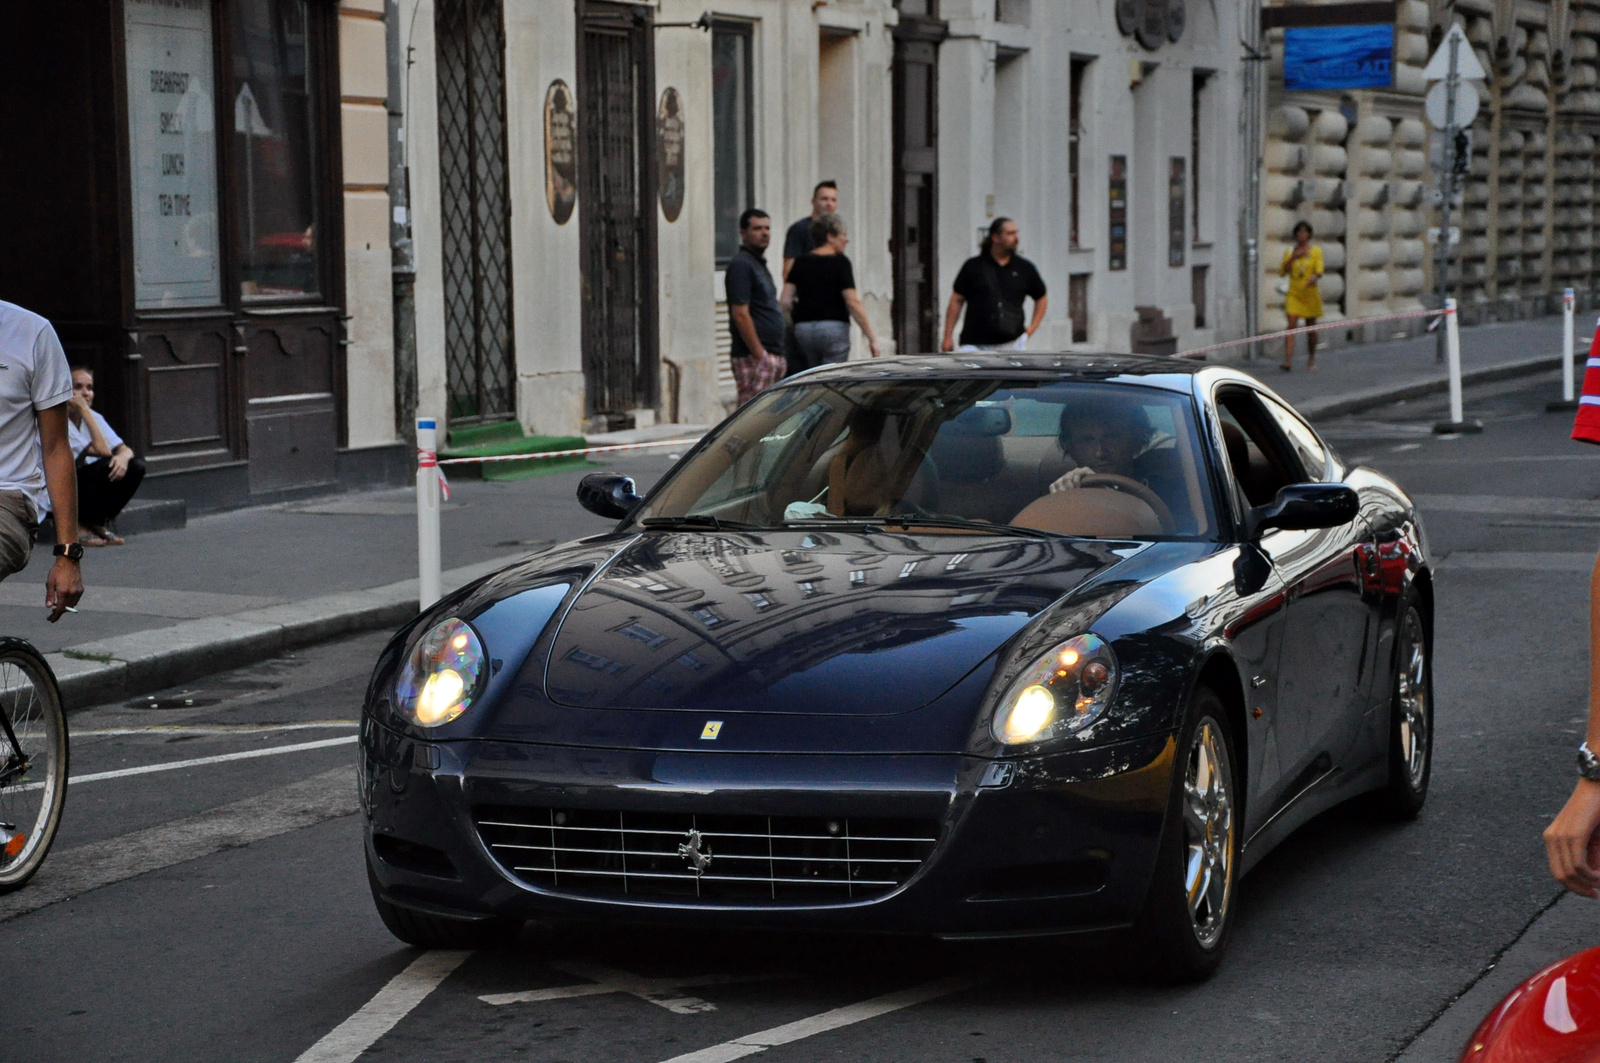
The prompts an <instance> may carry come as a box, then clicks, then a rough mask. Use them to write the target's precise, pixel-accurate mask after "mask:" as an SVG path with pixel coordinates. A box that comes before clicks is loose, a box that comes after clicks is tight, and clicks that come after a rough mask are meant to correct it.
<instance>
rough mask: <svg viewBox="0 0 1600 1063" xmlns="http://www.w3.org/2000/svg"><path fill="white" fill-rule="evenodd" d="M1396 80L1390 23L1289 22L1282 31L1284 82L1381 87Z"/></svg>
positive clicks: (1296, 87)
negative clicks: (1346, 24) (1331, 23)
mask: <svg viewBox="0 0 1600 1063" xmlns="http://www.w3.org/2000/svg"><path fill="white" fill-rule="evenodd" d="M1393 80H1394V26H1392V25H1390V24H1388V23H1382V24H1377V25H1366V26H1291V27H1289V28H1288V29H1286V30H1284V31H1283V87H1284V88H1285V89H1287V90H1288V91H1290V92H1297V91H1301V90H1307V89H1382V88H1388V87H1389V84H1390V83H1391V82H1392V81H1393Z"/></svg>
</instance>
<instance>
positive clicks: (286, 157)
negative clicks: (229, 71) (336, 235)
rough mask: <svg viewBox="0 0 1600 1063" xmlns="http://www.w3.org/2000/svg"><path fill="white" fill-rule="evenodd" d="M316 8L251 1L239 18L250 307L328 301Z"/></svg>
mask: <svg viewBox="0 0 1600 1063" xmlns="http://www.w3.org/2000/svg"><path fill="white" fill-rule="evenodd" d="M306 8H307V0H242V2H240V3H238V4H237V5H236V6H235V8H234V15H233V42H232V56H231V58H232V67H233V90H232V94H233V151H234V160H235V181H234V195H235V197H236V200H235V202H236V213H237V219H238V220H237V222H236V225H237V233H238V238H239V240H240V248H239V256H238V257H239V290H240V294H241V295H242V296H243V297H244V298H245V299H247V300H264V299H296V298H305V297H308V296H313V295H316V294H318V293H319V292H320V291H321V287H322V284H321V275H320V272H321V271H320V270H319V268H318V259H319V256H318V250H317V247H318V240H319V239H320V234H319V233H318V221H319V219H318V216H317V214H318V211H317V199H318V172H319V169H320V166H321V159H320V158H319V157H318V152H317V137H316V104H315V101H316V98H317V97H316V84H317V82H316V69H315V67H316V63H317V56H316V54H315V49H314V48H313V47H312V42H311V39H310V35H309V33H308V29H309V26H308V23H309V21H310V20H309V18H308V15H307V10H306Z"/></svg>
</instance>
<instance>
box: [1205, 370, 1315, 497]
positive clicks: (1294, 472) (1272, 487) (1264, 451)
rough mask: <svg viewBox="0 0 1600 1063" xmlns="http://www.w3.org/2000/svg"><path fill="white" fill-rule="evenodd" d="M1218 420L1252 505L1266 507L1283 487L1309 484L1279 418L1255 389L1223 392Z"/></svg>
mask: <svg viewBox="0 0 1600 1063" xmlns="http://www.w3.org/2000/svg"><path fill="white" fill-rule="evenodd" d="M1217 417H1218V419H1219V420H1220V422H1221V424H1222V441H1223V445H1224V446H1225V447H1226V448H1227V452H1228V467H1229V469H1230V471H1232V473H1233V478H1234V481H1235V482H1236V483H1238V485H1239V490H1240V493H1242V494H1243V495H1244V497H1245V500H1246V502H1247V503H1248V504H1249V505H1251V506H1264V505H1266V504H1267V503H1269V502H1271V501H1272V500H1273V499H1274V498H1276V497H1277V495H1278V491H1279V490H1281V489H1282V488H1284V487H1287V486H1288V485H1289V484H1294V483H1302V482H1304V481H1305V479H1306V473H1305V470H1304V469H1303V468H1302V467H1301V464H1300V458H1299V455H1298V454H1297V453H1295V451H1294V450H1293V448H1292V447H1290V446H1289V444H1288V441H1287V440H1285V439H1284V438H1283V433H1282V431H1281V430H1280V429H1279V428H1278V425H1277V420H1276V418H1274V417H1273V416H1272V415H1271V414H1269V413H1268V412H1267V411H1266V409H1265V408H1264V407H1263V405H1262V402H1261V399H1260V398H1259V397H1258V396H1257V395H1256V393H1255V392H1254V391H1253V390H1251V389H1250V388H1243V387H1231V388H1222V389H1219V390H1218V392H1217ZM1319 468H1320V467H1319Z"/></svg>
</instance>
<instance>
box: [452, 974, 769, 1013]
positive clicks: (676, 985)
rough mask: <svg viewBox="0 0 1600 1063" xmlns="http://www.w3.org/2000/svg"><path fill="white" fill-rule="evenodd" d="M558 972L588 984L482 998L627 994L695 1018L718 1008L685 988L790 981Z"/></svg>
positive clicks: (517, 1000) (525, 1000)
mask: <svg viewBox="0 0 1600 1063" xmlns="http://www.w3.org/2000/svg"><path fill="white" fill-rule="evenodd" d="M552 966H553V967H555V969H556V970H558V971H565V972H566V973H567V974H575V975H577V976H578V977H579V978H588V979H590V981H591V984H588V985H566V986H554V987H552V988H550V989H529V990H525V991H523V992H521V993H490V994H488V995H487V996H481V997H479V998H478V999H479V1000H481V1001H483V1002H484V1003H485V1004H494V1005H505V1004H534V1003H537V1002H539V1001H541V1000H565V999H568V998H570V997H592V996H600V995H602V994H605V993H627V994H628V995H630V996H635V997H638V998H639V999H640V1000H647V1001H649V1002H650V1003H652V1004H655V1005H656V1006H658V1007H662V1008H666V1009H667V1010H668V1011H670V1012H672V1013H673V1014H675V1015H695V1014H698V1013H699V1012H702V1011H716V1010H717V1006H716V1005H715V1004H713V1003H711V1002H710V1001H708V1000H701V999H700V998H699V997H691V996H686V995H684V994H683V990H685V989H698V988H699V987H701V986H708V985H736V984H738V983H741V982H769V981H772V980H773V979H775V978H789V977H792V976H791V975H788V974H784V973H777V974H758V975H736V974H704V975H692V976H690V977H688V978H645V977H643V976H642V975H637V974H629V973H628V972H627V971H616V970H612V969H611V968H609V967H601V966H600V965H599V964H596V963H557V964H552Z"/></svg>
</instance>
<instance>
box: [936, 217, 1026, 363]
mask: <svg viewBox="0 0 1600 1063" xmlns="http://www.w3.org/2000/svg"><path fill="white" fill-rule="evenodd" d="M1024 299H1032V300H1033V320H1032V321H1031V322H1029V321H1027V319H1026V318H1025V317H1024V316H1023V309H1022V304H1023V300H1024ZM1049 305H1050V297H1049V296H1048V295H1047V294H1046V293H1045V287H1044V278H1042V277H1040V276H1039V271H1038V270H1037V269H1035V268H1034V265H1033V263H1032V262H1029V261H1028V260H1027V259H1025V258H1023V257H1022V256H1021V255H1019V254H1017V223H1016V222H1014V221H1012V220H1011V219H1010V218H996V219H995V220H994V223H993V224H991V225H990V226H989V235H988V236H986V237H984V239H983V245H982V247H981V248H980V249H979V251H978V253H977V255H976V256H974V257H972V258H969V259H967V261H966V262H965V263H964V264H963V265H962V266H961V272H960V273H957V274H956V283H955V290H954V291H952V292H951V293H950V305H949V307H947V308H946V309H945V312H944V343H943V344H941V345H940V348H939V349H940V350H944V351H953V350H955V349H956V344H955V334H956V320H957V319H958V318H959V317H961V308H962V307H963V306H965V307H966V310H967V317H966V321H965V322H964V323H963V324H962V326H961V348H962V349H963V350H978V349H980V348H984V347H1010V348H1012V349H1013V350H1018V351H1020V350H1022V349H1023V348H1024V347H1026V346H1027V343H1028V337H1029V336H1032V335H1033V334H1034V333H1035V332H1037V331H1039V325H1040V324H1041V323H1042V322H1043V321H1044V312H1045V308H1046V307H1048V306H1049Z"/></svg>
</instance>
